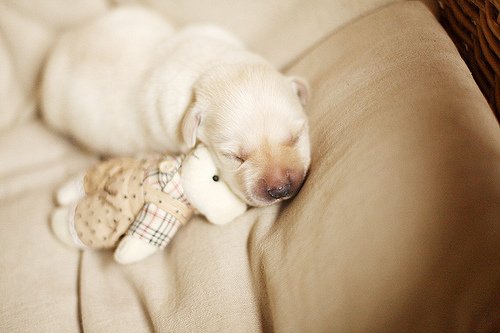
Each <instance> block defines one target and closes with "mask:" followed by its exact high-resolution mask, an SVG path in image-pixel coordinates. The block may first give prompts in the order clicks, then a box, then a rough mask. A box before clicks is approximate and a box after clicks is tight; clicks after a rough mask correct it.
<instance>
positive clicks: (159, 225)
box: [127, 203, 182, 249]
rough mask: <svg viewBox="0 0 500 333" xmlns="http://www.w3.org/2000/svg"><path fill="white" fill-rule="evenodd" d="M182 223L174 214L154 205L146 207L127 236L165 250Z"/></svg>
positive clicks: (146, 205)
mask: <svg viewBox="0 0 500 333" xmlns="http://www.w3.org/2000/svg"><path fill="white" fill-rule="evenodd" d="M181 226H182V223H181V222H180V221H179V220H178V219H177V218H176V217H175V216H174V215H172V214H170V213H168V212H166V211H164V210H163V209H161V208H159V207H158V206H156V205H155V204H154V203H147V204H145V205H144V207H143V209H142V210H141V212H140V213H139V214H138V215H137V216H136V218H135V220H134V222H133V223H132V225H131V226H130V228H129V229H128V231H127V235H130V236H133V237H137V238H139V239H141V240H144V241H147V242H149V243H150V244H153V245H155V246H158V247H160V248H162V249H163V248H165V246H167V244H168V243H169V242H170V240H171V239H172V237H173V236H174V235H175V234H176V233H177V230H179V228H180V227H181Z"/></svg>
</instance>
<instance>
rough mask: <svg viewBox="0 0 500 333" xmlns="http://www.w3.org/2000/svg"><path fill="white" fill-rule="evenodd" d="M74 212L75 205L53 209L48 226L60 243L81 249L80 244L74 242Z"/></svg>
mask: <svg viewBox="0 0 500 333" xmlns="http://www.w3.org/2000/svg"><path fill="white" fill-rule="evenodd" d="M74 210H75V205H70V206H68V207H59V208H56V209H54V211H53V212H52V216H51V219H50V224H51V227H52V231H53V232H54V234H55V235H56V236H57V238H59V240H60V241H62V242H63V243H64V244H66V245H69V246H71V247H78V248H83V245H82V244H81V243H78V242H76V240H75V238H74V236H73V234H74V225H73V218H74V216H73V214H72V212H74Z"/></svg>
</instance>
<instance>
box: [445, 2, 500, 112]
mask: <svg viewBox="0 0 500 333" xmlns="http://www.w3.org/2000/svg"><path fill="white" fill-rule="evenodd" d="M438 2H439V5H440V7H441V13H442V15H441V21H442V24H443V26H444V27H445V29H446V30H447V31H448V33H449V35H450V36H451V38H452V39H453V41H454V42H455V44H456V46H457V48H458V50H459V52H460V53H461V55H462V57H463V58H464V59H465V61H466V63H467V65H468V66H469V68H470V70H471V72H472V75H473V76H474V79H475V80H476V82H477V84H478V86H479V87H480V88H481V91H482V92H483V94H484V95H485V96H486V99H487V100H488V102H489V103H490V105H491V108H492V109H493V111H494V112H495V115H496V117H497V120H499V121H500V60H499V55H500V25H499V24H500V16H499V11H500V0H438Z"/></svg>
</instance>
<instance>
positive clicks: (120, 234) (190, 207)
mask: <svg viewBox="0 0 500 333" xmlns="http://www.w3.org/2000/svg"><path fill="white" fill-rule="evenodd" d="M56 199H57V201H58V204H59V205H61V207H58V208H56V209H55V211H54V212H53V214H52V221H51V224H52V229H53V231H54V233H55V234H56V235H57V236H58V237H59V238H60V239H61V240H62V241H64V242H65V243H67V244H70V245H72V246H77V247H80V248H92V249H106V248H114V247H115V246H116V245H117V244H118V243H119V244H118V247H117V248H116V250H115V252H114V258H115V260H116V261H117V262H119V263H122V264H126V263H132V262H136V261H138V260H141V259H143V258H145V257H147V256H149V255H151V254H153V253H154V252H156V251H157V250H158V249H162V248H164V247H165V246H166V245H167V244H168V243H169V242H170V240H171V239H172V237H173V236H174V235H175V233H176V232H177V230H178V229H179V228H180V227H181V226H182V225H184V224H185V223H186V222H187V221H189V219H190V218H191V216H192V215H193V214H194V213H199V214H202V215H204V216H205V217H206V218H207V220H208V221H209V222H211V223H213V224H224V223H227V222H230V221H232V220H233V219H234V218H236V217H238V216H239V215H241V214H243V213H244V212H245V211H246V209H247V206H246V204H245V203H244V202H242V201H241V200H240V199H238V198H237V197H236V195H235V194H233V193H232V192H231V191H230V189H229V188H228V187H227V185H226V184H225V183H224V182H223V181H222V180H221V179H220V178H219V176H218V174H217V169H216V167H215V165H214V163H213V160H212V158H211V155H210V153H209V151H208V150H207V148H206V147H204V146H201V145H200V146H198V147H197V148H195V149H194V150H193V151H192V152H191V153H189V154H188V155H187V156H186V157H184V156H161V155H155V156H150V157H148V158H144V159H134V158H114V159H110V160H108V161H105V162H102V163H100V164H98V165H96V166H94V167H92V168H90V169H89V170H88V171H87V172H86V173H85V174H84V175H80V176H78V177H77V178H75V179H73V180H71V181H69V182H68V183H66V184H64V185H63V186H62V187H61V188H60V189H59V190H58V192H57V194H56Z"/></svg>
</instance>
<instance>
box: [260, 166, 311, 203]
mask: <svg viewBox="0 0 500 333" xmlns="http://www.w3.org/2000/svg"><path fill="white" fill-rule="evenodd" d="M303 174H304V172H303V171H302V170H299V171H297V170H291V169H280V168H277V169H273V170H271V171H270V172H268V173H267V175H266V176H265V177H263V178H262V179H261V181H260V186H259V187H260V189H259V190H258V193H260V195H259V196H260V198H261V200H264V201H267V202H274V201H276V200H286V199H290V198H291V197H293V196H294V195H295V194H297V192H298V190H299V189H300V187H301V185H302V183H303V181H304V176H303Z"/></svg>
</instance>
